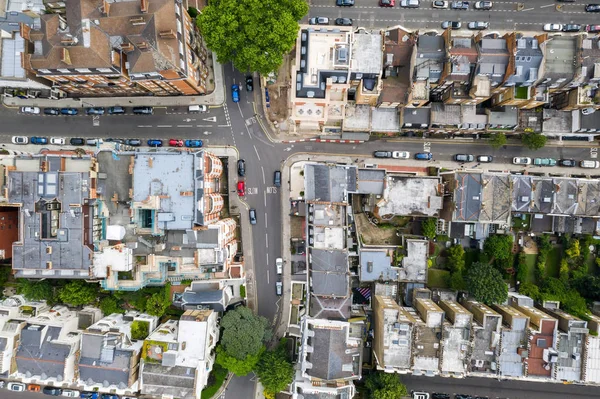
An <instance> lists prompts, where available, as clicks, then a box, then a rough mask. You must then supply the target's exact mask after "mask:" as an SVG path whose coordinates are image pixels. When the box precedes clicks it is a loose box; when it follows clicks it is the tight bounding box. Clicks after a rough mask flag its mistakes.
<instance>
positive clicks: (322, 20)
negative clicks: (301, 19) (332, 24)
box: [308, 17, 329, 25]
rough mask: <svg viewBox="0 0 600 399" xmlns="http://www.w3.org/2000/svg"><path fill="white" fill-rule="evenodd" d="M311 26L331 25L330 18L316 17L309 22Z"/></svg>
mask: <svg viewBox="0 0 600 399" xmlns="http://www.w3.org/2000/svg"><path fill="white" fill-rule="evenodd" d="M308 24H309V25H329V18H327V17H314V18H311V19H309V20H308Z"/></svg>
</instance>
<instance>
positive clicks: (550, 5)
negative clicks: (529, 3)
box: [540, 4, 556, 8]
mask: <svg viewBox="0 0 600 399" xmlns="http://www.w3.org/2000/svg"><path fill="white" fill-rule="evenodd" d="M545 7H556V5H555V4H546V5H545V6H540V8H545Z"/></svg>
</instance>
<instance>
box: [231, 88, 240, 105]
mask: <svg viewBox="0 0 600 399" xmlns="http://www.w3.org/2000/svg"><path fill="white" fill-rule="evenodd" d="M231 99H232V100H233V102H234V103H239V102H240V87H239V86H238V85H233V86H231Z"/></svg>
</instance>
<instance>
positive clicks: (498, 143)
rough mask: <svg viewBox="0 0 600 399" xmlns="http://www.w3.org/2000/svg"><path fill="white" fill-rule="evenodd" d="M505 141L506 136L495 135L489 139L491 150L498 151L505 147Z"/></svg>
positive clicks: (502, 134) (501, 134)
mask: <svg viewBox="0 0 600 399" xmlns="http://www.w3.org/2000/svg"><path fill="white" fill-rule="evenodd" d="M506 141H507V140H506V135H505V134H504V133H495V134H493V135H492V137H490V141H489V143H490V146H492V148H496V149H498V148H500V147H502V146H503V145H505V144H506Z"/></svg>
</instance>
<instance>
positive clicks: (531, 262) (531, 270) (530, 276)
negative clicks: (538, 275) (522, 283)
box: [525, 254, 537, 283]
mask: <svg viewBox="0 0 600 399" xmlns="http://www.w3.org/2000/svg"><path fill="white" fill-rule="evenodd" d="M536 259H537V255H536V254H527V255H525V260H526V263H527V282H528V283H534V282H535V261H536Z"/></svg>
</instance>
